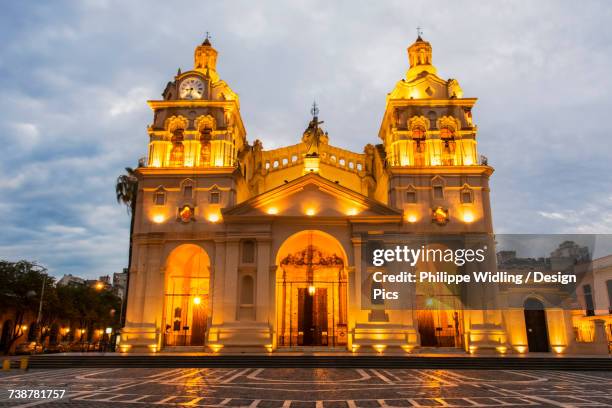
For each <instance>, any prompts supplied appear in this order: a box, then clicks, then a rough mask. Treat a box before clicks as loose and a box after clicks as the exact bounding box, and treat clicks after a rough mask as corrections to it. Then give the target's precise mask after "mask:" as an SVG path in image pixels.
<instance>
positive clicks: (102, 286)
mask: <svg viewBox="0 0 612 408" xmlns="http://www.w3.org/2000/svg"><path fill="white" fill-rule="evenodd" d="M102 288H104V284H103V283H102V282H97V283H96V290H102Z"/></svg>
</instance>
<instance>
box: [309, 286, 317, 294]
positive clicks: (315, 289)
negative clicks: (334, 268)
mask: <svg viewBox="0 0 612 408" xmlns="http://www.w3.org/2000/svg"><path fill="white" fill-rule="evenodd" d="M316 291H317V288H316V287H315V286H314V285H310V286H309V287H308V294H309V295H310V296H314V294H315V293H316Z"/></svg>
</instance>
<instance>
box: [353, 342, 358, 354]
mask: <svg viewBox="0 0 612 408" xmlns="http://www.w3.org/2000/svg"><path fill="white" fill-rule="evenodd" d="M357 350H359V344H353V345H352V346H351V351H352V352H353V353H354V352H356V351H357Z"/></svg>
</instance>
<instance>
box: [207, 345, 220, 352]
mask: <svg viewBox="0 0 612 408" xmlns="http://www.w3.org/2000/svg"><path fill="white" fill-rule="evenodd" d="M209 347H210V349H211V350H212V352H213V353H218V352H219V351H221V349H222V348H223V344H211V345H209Z"/></svg>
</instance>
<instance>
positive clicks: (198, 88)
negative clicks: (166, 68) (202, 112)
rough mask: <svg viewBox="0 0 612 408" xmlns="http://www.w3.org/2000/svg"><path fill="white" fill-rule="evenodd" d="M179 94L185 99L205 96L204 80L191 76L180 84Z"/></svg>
mask: <svg viewBox="0 0 612 408" xmlns="http://www.w3.org/2000/svg"><path fill="white" fill-rule="evenodd" d="M179 95H180V97H181V98H183V99H200V98H202V97H203V96H204V81H202V80H201V79H200V78H197V77H189V78H187V79H185V80H183V82H181V85H180V86H179Z"/></svg>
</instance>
